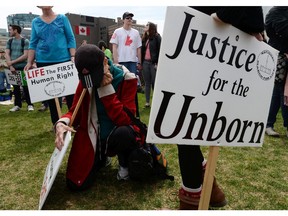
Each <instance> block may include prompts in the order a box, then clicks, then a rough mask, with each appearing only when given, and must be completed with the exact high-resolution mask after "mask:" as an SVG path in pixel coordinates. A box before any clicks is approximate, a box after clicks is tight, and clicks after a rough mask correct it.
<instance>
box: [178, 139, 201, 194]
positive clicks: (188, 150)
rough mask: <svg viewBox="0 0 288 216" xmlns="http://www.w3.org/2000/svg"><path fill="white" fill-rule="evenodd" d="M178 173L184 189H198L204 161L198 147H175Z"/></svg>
mask: <svg viewBox="0 0 288 216" xmlns="http://www.w3.org/2000/svg"><path fill="white" fill-rule="evenodd" d="M177 146H178V158H179V166H180V172H181V176H182V182H183V184H184V186H185V187H188V188H194V189H195V188H199V187H200V186H201V185H202V182H203V168H202V162H203V161H204V157H203V154H202V152H201V149H200V146H194V145H180V144H179V145H177Z"/></svg>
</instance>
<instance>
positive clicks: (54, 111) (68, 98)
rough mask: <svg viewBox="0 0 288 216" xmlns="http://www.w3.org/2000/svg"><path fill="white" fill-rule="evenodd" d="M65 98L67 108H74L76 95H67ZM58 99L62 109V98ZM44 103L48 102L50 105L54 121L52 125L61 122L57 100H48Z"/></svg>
mask: <svg viewBox="0 0 288 216" xmlns="http://www.w3.org/2000/svg"><path fill="white" fill-rule="evenodd" d="M65 98H66V104H67V107H68V109H70V107H71V106H72V103H73V98H74V94H73V95H66V96H65ZM58 99H59V104H60V107H61V108H62V98H58ZM44 102H47V103H48V105H49V110H50V116H51V121H52V124H53V125H54V124H55V123H56V122H57V121H58V120H59V115H58V112H57V107H56V103H55V99H51V100H47V101H44ZM60 117H61V116H60Z"/></svg>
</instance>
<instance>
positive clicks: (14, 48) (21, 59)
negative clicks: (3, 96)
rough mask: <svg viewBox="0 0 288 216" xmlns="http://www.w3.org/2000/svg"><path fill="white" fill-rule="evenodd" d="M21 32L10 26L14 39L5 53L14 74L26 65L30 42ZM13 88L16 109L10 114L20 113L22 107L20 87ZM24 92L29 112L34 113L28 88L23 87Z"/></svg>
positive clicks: (8, 42)
mask: <svg viewBox="0 0 288 216" xmlns="http://www.w3.org/2000/svg"><path fill="white" fill-rule="evenodd" d="M21 31H22V29H21V27H20V26H18V25H10V26H9V34H10V36H11V37H12V38H11V39H9V40H8V41H7V43H6V50H5V52H6V62H7V65H8V67H9V70H10V71H11V72H12V73H17V71H21V70H23V69H24V67H25V65H26V60H27V54H28V46H29V40H28V39H24V38H23V37H22V36H21ZM23 42H24V43H23ZM13 87H14V90H13V92H14V96H15V101H14V107H13V108H11V109H10V110H9V111H10V112H15V111H19V110H20V109H21V107H22V100H21V90H20V85H14V86H13ZM23 91H24V93H25V100H26V103H27V105H28V106H27V110H28V111H33V110H34V107H33V104H32V103H31V100H30V94H29V90H28V87H27V86H23Z"/></svg>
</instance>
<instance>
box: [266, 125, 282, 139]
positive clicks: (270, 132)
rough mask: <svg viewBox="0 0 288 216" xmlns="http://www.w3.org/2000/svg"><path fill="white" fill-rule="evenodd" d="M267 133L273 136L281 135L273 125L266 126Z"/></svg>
mask: <svg viewBox="0 0 288 216" xmlns="http://www.w3.org/2000/svg"><path fill="white" fill-rule="evenodd" d="M265 133H266V134H267V135H268V136H272V137H279V136H280V134H279V133H277V132H276V131H275V130H274V129H273V128H272V127H268V128H266V130H265Z"/></svg>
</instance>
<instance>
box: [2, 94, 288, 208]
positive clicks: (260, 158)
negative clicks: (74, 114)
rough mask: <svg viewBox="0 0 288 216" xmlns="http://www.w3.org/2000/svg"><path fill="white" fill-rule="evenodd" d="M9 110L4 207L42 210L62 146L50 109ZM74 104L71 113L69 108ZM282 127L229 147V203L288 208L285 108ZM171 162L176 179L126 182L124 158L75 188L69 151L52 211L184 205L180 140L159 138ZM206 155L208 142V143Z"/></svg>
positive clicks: (224, 182) (224, 159) (222, 173)
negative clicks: (47, 176) (48, 173)
mask: <svg viewBox="0 0 288 216" xmlns="http://www.w3.org/2000/svg"><path fill="white" fill-rule="evenodd" d="M139 104H140V114H141V119H142V120H143V121H145V122H146V123H148V119H149V109H147V108H146V109H145V108H143V107H144V104H145V101H144V95H143V94H139ZM40 105H41V104H40V103H36V104H35V111H34V112H29V113H28V112H27V111H26V107H27V105H26V104H25V103H24V104H23V108H22V110H21V111H19V112H16V113H9V109H10V108H11V107H12V105H10V106H4V105H0V122H1V142H0V147H1V151H0V179H1V187H0V209H1V210H20V209H21V210H36V209H38V202H39V194H40V189H41V186H42V181H43V176H44V172H45V168H46V166H47V163H48V161H49V159H50V156H51V154H52V152H53V150H54V134H53V133H52V132H50V129H51V127H52V125H51V121H50V114H49V111H46V112H44V113H41V112H38V111H37V109H38V108H39V107H40ZM66 110H67V109H66V106H64V108H63V113H64V112H66ZM275 127H276V128H275V129H276V130H277V131H279V132H280V133H281V134H282V136H281V137H280V138H271V137H267V136H266V137H265V141H264V144H263V147H262V148H248V147H245V148H239V147H221V148H220V152H219V156H218V161H217V168H216V176H217V181H218V183H219V184H220V185H221V187H222V188H223V190H224V192H225V194H226V197H227V200H228V202H229V203H228V205H227V206H225V207H224V208H221V210H287V209H288V184H287V182H288V172H287V164H288V156H287V155H288V138H287V137H286V136H285V129H284V128H283V126H282V118H281V117H280V115H278V118H277V124H276V125H275ZM158 147H159V148H160V149H161V150H162V152H164V153H165V156H166V157H167V159H168V163H169V174H172V175H174V177H175V180H174V181H173V182H171V181H169V180H159V181H152V182H147V183H138V182H133V181H127V182H119V181H117V179H116V174H117V165H118V163H117V160H116V158H113V160H112V165H111V166H110V167H108V168H106V169H103V170H101V171H100V172H99V173H98V174H97V179H96V181H95V184H94V185H93V187H92V188H90V189H89V190H86V191H84V192H77V193H75V192H70V191H69V190H68V189H67V188H66V185H65V171H66V164H67V157H68V154H66V156H65V158H64V160H63V163H62V165H61V168H60V170H59V173H58V175H57V177H56V179H55V182H54V185H53V187H52V189H51V191H50V194H49V196H48V198H47V200H46V202H45V205H44V206H43V209H46V210H53V209H57V210H62V209H69V210H97V209H102V210H103V209H109V210H132V209H133V210H134V209H135V210H137V209H139V210H140V209H141V210H155V209H162V208H168V209H177V208H178V205H179V201H178V197H177V192H178V189H179V187H180V184H181V176H180V173H179V166H178V155H177V147H176V145H168V144H165V145H158ZM202 150H203V153H204V155H205V156H207V155H208V147H202Z"/></svg>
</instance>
